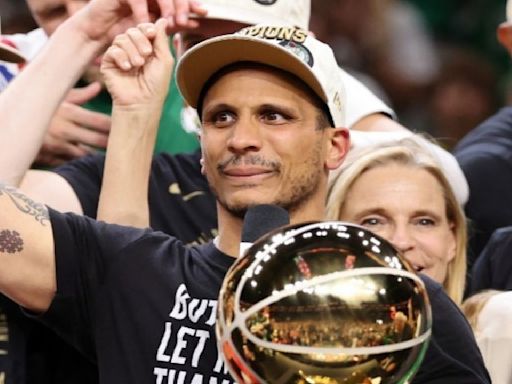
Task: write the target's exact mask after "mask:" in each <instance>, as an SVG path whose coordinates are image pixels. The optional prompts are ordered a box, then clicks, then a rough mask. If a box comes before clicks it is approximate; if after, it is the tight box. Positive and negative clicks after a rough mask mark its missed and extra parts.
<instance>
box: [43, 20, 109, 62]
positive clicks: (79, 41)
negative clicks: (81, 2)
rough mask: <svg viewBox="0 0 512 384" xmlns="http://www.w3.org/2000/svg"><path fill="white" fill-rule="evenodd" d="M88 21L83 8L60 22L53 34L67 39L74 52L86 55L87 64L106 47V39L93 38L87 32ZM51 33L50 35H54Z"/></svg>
mask: <svg viewBox="0 0 512 384" xmlns="http://www.w3.org/2000/svg"><path fill="white" fill-rule="evenodd" d="M88 24H89V23H88V21H87V17H86V14H85V12H84V10H81V11H79V12H78V13H77V14H75V16H73V17H71V18H69V19H68V20H66V21H65V22H64V23H62V24H61V25H60V26H59V27H58V28H57V30H56V31H55V33H54V35H57V36H60V37H61V39H66V40H67V41H69V43H68V44H69V46H72V47H75V54H76V55H79V56H82V57H86V58H87V65H88V64H89V63H90V62H91V61H92V60H93V59H95V58H96V57H98V56H99V55H100V54H101V53H103V51H104V50H105V49H106V47H107V45H108V40H107V39H106V38H103V39H94V38H92V37H91V36H90V33H89V32H88V30H87V29H88ZM54 35H52V37H53V36H54ZM55 37H56V36H55Z"/></svg>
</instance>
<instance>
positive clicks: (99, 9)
mask: <svg viewBox="0 0 512 384" xmlns="http://www.w3.org/2000/svg"><path fill="white" fill-rule="evenodd" d="M82 11H83V12H81V15H80V16H81V20H82V21H81V23H80V25H81V28H82V30H83V31H84V33H85V37H86V38H87V39H92V40H98V41H102V42H103V43H104V44H108V43H110V41H112V39H113V38H114V37H115V36H117V35H119V34H120V33H123V32H125V31H126V30H127V29H128V28H129V27H132V26H134V25H136V24H141V23H147V22H153V21H155V20H156V19H157V18H165V19H167V22H168V25H167V28H168V30H167V33H168V34H170V33H174V32H177V31H179V30H182V29H187V28H195V27H197V25H198V23H197V21H196V20H193V19H189V15H190V14H191V13H194V14H197V15H200V16H204V15H205V14H206V10H205V9H204V8H202V7H201V5H200V2H198V1H195V0H92V1H91V2H90V3H89V4H88V5H87V6H86V7H85V8H84V9H83V10H82Z"/></svg>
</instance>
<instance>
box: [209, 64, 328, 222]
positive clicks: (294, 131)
mask: <svg viewBox="0 0 512 384" xmlns="http://www.w3.org/2000/svg"><path fill="white" fill-rule="evenodd" d="M308 92H309V91H307V90H306V89H305V87H304V86H302V85H300V84H299V82H298V81H297V80H294V79H292V78H291V77H289V76H287V75H285V74H283V73H280V72H276V71H275V70H272V69H269V68H265V67H258V68H239V69H235V70H233V71H231V72H228V73H227V74H225V75H223V76H222V77H221V78H220V79H219V80H217V81H216V82H215V83H214V84H213V85H212V86H211V88H210V89H209V90H208V92H207V93H206V96H205V98H204V102H203V109H202V122H203V128H202V132H201V146H202V151H203V160H204V166H203V172H204V173H205V174H206V176H207V178H208V181H209V183H210V185H211V186H212V190H213V191H214V193H215V194H216V196H217V199H218V201H219V203H220V205H221V207H223V208H224V209H225V210H227V211H228V212H230V213H231V214H233V215H235V216H237V217H242V215H243V214H244V213H245V211H246V209H247V208H248V207H250V206H252V205H255V204H265V203H267V204H278V205H280V206H282V207H284V208H286V209H288V210H289V211H292V212H293V211H294V210H298V209H300V208H301V207H302V206H303V204H304V203H306V202H308V200H309V199H311V198H314V197H318V196H320V198H321V199H325V196H322V194H323V193H324V192H323V191H324V189H323V187H321V186H322V185H323V184H325V182H326V177H327V172H328V166H327V165H326V161H325V159H326V156H327V152H328V151H329V149H328V148H329V143H330V137H331V132H332V131H334V130H332V129H329V128H326V129H320V127H318V125H319V124H318V116H319V113H320V111H319V109H318V108H317V107H316V106H315V104H314V103H313V100H312V98H311V96H310V94H309V93H308ZM322 128H323V127H322ZM322 201H323V200H322Z"/></svg>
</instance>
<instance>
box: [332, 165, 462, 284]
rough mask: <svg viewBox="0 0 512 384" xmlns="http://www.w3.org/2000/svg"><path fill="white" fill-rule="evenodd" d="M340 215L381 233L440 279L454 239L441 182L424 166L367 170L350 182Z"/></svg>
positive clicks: (420, 268) (418, 266) (415, 263)
mask: <svg viewBox="0 0 512 384" xmlns="http://www.w3.org/2000/svg"><path fill="white" fill-rule="evenodd" d="M339 219H340V220H343V221H349V222H352V223H355V224H359V225H362V226H364V227H366V228H368V229H369V230H371V231H373V232H374V233H376V234H378V235H380V236H382V237H384V238H385V239H387V240H388V241H390V242H391V243H392V244H393V245H394V246H395V247H396V248H398V249H399V250H400V251H401V252H402V254H403V255H404V256H405V258H406V259H407V260H408V261H409V262H410V263H411V264H412V265H413V267H414V268H415V269H416V270H417V271H418V272H423V273H425V274H426V275H428V276H430V277H431V278H433V279H434V280H436V281H437V282H439V283H443V282H444V280H445V278H446V274H447V269H448V265H449V263H450V262H451V261H452V260H453V258H454V257H455V254H456V240H455V234H454V228H453V223H451V222H449V221H448V218H447V216H446V204H445V200H444V197H443V189H442V187H441V184H440V183H439V182H438V181H437V179H436V178H435V177H434V176H432V174H431V173H429V172H428V171H426V170H423V169H418V168H413V167H407V166H404V165H399V164H389V165H384V166H378V167H376V168H373V169H370V170H368V171H366V172H365V173H363V174H362V175H361V176H360V177H359V178H358V179H356V181H355V182H354V184H353V185H352V186H351V187H350V189H349V191H348V193H347V196H346V199H345V201H344V203H343V207H342V209H341V212H340V217H339Z"/></svg>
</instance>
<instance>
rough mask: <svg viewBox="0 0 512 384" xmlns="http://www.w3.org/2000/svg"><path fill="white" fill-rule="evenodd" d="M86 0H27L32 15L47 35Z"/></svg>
mask: <svg viewBox="0 0 512 384" xmlns="http://www.w3.org/2000/svg"><path fill="white" fill-rule="evenodd" d="M88 2H89V0H27V4H28V6H29V8H30V10H31V12H32V16H34V19H35V20H36V22H37V24H38V25H39V26H40V27H41V28H43V29H44V31H45V32H46V34H47V35H48V36H50V35H51V34H52V33H53V32H55V30H56V29H57V27H58V26H59V25H61V24H62V23H63V22H64V21H66V20H67V19H68V18H69V17H71V16H72V15H73V14H75V13H76V12H77V11H79V10H80V9H82V8H83V7H84V6H85V5H86V4H87V3H88Z"/></svg>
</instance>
